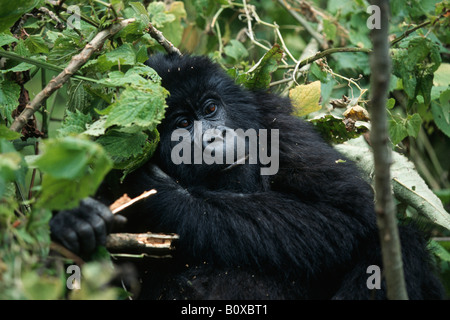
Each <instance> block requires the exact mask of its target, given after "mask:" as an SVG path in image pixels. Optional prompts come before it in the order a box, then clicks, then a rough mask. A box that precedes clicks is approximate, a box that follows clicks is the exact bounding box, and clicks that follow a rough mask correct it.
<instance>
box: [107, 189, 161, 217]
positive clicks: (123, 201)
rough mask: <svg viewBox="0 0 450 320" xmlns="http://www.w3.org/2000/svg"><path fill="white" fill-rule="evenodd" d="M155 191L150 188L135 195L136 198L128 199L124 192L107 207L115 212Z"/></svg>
mask: <svg viewBox="0 0 450 320" xmlns="http://www.w3.org/2000/svg"><path fill="white" fill-rule="evenodd" d="M155 193H156V190H155V189H152V190H150V191H145V192H144V193H142V194H141V195H140V196H137V197H136V198H133V199H130V198H129V197H128V195H127V194H124V195H123V196H122V197H120V198H119V199H117V200H116V201H115V202H114V203H113V204H112V205H110V206H109V209H110V210H111V212H112V213H114V214H116V213H118V212H119V211H122V210H124V209H125V208H127V207H129V206H131V205H132V204H134V203H135V202H137V201H140V200H142V199H145V198H147V197H149V196H151V195H154V194H155Z"/></svg>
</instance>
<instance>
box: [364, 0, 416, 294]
mask: <svg viewBox="0 0 450 320" xmlns="http://www.w3.org/2000/svg"><path fill="white" fill-rule="evenodd" d="M372 4H373V5H376V6H378V8H379V10H380V15H379V16H380V21H381V28H379V29H376V28H374V29H373V30H372V31H371V38H372V47H373V53H372V54H371V57H370V58H371V59H370V67H371V77H370V80H371V104H370V115H371V119H372V129H371V133H370V141H371V144H372V147H373V153H374V163H375V195H376V202H375V211H376V215H377V223H378V228H379V236H380V242H381V251H382V257H383V268H384V270H383V273H384V275H385V277H386V286H387V297H388V299H391V300H406V299H408V294H407V292H406V286H405V279H404V273H403V262H402V253H401V247H400V239H399V234H398V228H397V220H396V214H395V204H394V199H393V195H392V192H391V176H390V165H391V163H392V155H391V147H390V145H389V138H388V137H389V135H388V127H387V120H386V119H387V116H386V101H387V95H388V91H389V75H390V74H391V73H390V57H389V42H388V29H389V1H388V0H374V1H372Z"/></svg>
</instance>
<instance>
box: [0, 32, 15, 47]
mask: <svg viewBox="0 0 450 320" xmlns="http://www.w3.org/2000/svg"><path fill="white" fill-rule="evenodd" d="M17 41H18V40H17V39H16V38H14V37H13V36H12V35H9V34H6V33H1V34H0V47H3V46H5V45H7V44H11V43H13V42H17Z"/></svg>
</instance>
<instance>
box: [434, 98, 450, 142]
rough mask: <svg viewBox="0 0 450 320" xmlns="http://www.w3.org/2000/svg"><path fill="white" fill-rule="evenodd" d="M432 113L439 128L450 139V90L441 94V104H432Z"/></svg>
mask: <svg viewBox="0 0 450 320" xmlns="http://www.w3.org/2000/svg"><path fill="white" fill-rule="evenodd" d="M431 112H432V114H433V118H434V122H435V123H436V125H437V126H438V128H439V129H440V130H441V131H442V132H443V133H445V134H446V135H447V136H448V137H450V90H446V91H443V92H442V93H441V95H440V97H439V103H437V102H434V101H433V102H432V103H431Z"/></svg>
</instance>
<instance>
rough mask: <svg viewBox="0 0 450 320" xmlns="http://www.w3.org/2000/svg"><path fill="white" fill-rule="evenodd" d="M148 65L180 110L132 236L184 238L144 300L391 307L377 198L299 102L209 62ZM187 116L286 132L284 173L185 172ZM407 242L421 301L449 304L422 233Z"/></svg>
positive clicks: (169, 122)
mask: <svg viewBox="0 0 450 320" xmlns="http://www.w3.org/2000/svg"><path fill="white" fill-rule="evenodd" d="M147 65H149V66H151V67H152V68H154V69H155V70H156V71H157V72H158V74H159V75H160V76H161V78H162V81H163V86H164V87H165V88H167V89H168V90H169V92H170V97H169V98H168V99H167V103H168V105H169V108H168V109H167V112H166V119H165V120H163V122H162V123H161V125H160V126H159V130H160V134H161V143H160V147H159V148H158V150H157V153H156V154H155V156H154V158H153V159H152V160H151V161H150V162H149V163H147V164H146V165H144V166H143V167H142V168H140V169H139V170H137V171H136V172H134V173H133V174H131V175H130V176H129V177H128V178H127V179H126V181H125V183H124V185H123V191H125V192H127V193H128V194H130V195H132V196H133V195H138V194H140V193H142V192H143V191H144V190H148V189H150V188H155V189H157V190H158V193H157V194H156V195H155V196H153V197H151V198H149V199H148V200H145V201H143V202H142V203H140V204H137V205H135V206H133V207H132V208H131V209H130V210H129V211H130V212H129V213H128V214H127V218H128V226H127V231H129V232H140V231H152V232H167V233H172V232H174V233H177V234H179V236H180V239H179V241H178V242H177V244H176V251H175V254H174V258H173V259H171V260H161V261H154V260H152V261H150V262H149V261H145V262H143V263H142V264H141V266H140V268H141V272H142V277H143V286H142V292H141V298H151V299H186V298H188V299H371V298H376V299H383V298H385V286H384V281H383V286H382V289H381V290H374V291H371V290H369V289H368V288H367V285H366V281H367V278H368V277H369V276H370V274H368V273H366V270H367V267H368V266H370V265H378V266H380V267H381V266H382V263H381V257H380V246H379V240H378V230H377V225H376V220H375V213H374V207H373V193H372V190H371V188H370V186H369V185H368V184H367V183H366V182H364V180H363V179H362V178H361V177H360V176H359V173H358V170H357V169H356V167H355V166H354V164H352V163H351V162H350V161H349V160H346V161H345V162H343V161H337V160H340V159H345V158H344V157H343V156H342V155H341V154H339V153H338V152H337V151H336V150H335V149H333V148H332V147H331V146H329V145H328V144H326V143H325V142H324V141H323V140H322V139H321V137H320V136H319V135H318V134H317V133H316V132H315V130H314V128H313V127H312V126H311V125H310V124H309V123H307V122H305V121H303V120H301V119H299V118H296V117H293V116H291V112H292V107H291V104H290V102H289V100H288V99H285V98H281V97H279V96H276V95H273V94H270V93H266V92H252V91H248V90H244V89H242V88H241V87H239V86H237V85H235V84H234V82H233V81H232V79H230V78H229V77H228V76H227V75H226V74H225V73H224V72H223V71H222V70H221V68H220V67H218V66H217V65H215V64H213V63H212V62H211V61H210V60H209V59H207V58H205V57H192V56H183V57H178V56H164V55H156V56H154V57H152V58H150V59H149V61H148V62H147ZM205 92H212V94H213V95H216V96H218V97H219V98H218V100H219V102H218V103H219V108H221V110H222V111H221V113H220V114H219V115H218V116H217V118H207V117H202V116H200V115H199V114H200V113H201V112H199V110H200V111H201V108H203V105H202V104H201V103H199V102H198V101H199V100H201V99H202V95H203V94H205ZM194 110H195V114H194V113H193V112H194ZM179 111H184V112H186V113H187V114H190V115H191V116H192V117H193V118H195V119H197V120H201V121H203V122H204V123H205V125H212V126H214V125H216V124H218V125H221V126H222V125H223V126H226V127H228V128H231V129H238V128H242V129H247V128H254V129H257V130H258V129H269V130H270V129H278V130H279V134H280V139H279V143H280V146H279V157H280V168H279V171H278V173H277V174H275V175H272V176H270V175H268V176H263V175H261V174H260V166H259V165H248V164H246V165H239V166H236V167H234V168H233V169H231V170H223V167H221V166H220V165H216V166H214V165H212V166H207V165H174V164H173V163H172V161H171V159H170V149H171V146H172V145H173V143H172V142H171V141H170V135H171V133H172V131H173V130H174V128H175V127H174V120H173V119H172V118H171V115H172V114H174V113H176V112H179ZM200 118H201V119H200ZM121 192H122V191H120V192H119V194H120V193H121ZM401 240H402V249H403V256H404V266H405V276H406V282H407V287H408V294H409V297H410V298H411V299H438V298H442V294H443V291H442V287H441V285H440V283H439V281H438V280H437V278H436V277H435V276H434V275H433V273H432V270H431V267H430V264H429V259H430V257H429V255H428V252H427V251H426V249H425V246H426V242H425V240H423V239H422V238H421V237H420V235H419V234H418V233H417V232H416V231H415V229H413V228H410V227H404V228H402V236H401Z"/></svg>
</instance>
